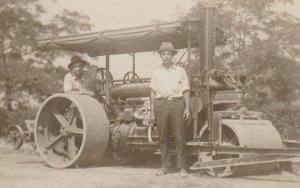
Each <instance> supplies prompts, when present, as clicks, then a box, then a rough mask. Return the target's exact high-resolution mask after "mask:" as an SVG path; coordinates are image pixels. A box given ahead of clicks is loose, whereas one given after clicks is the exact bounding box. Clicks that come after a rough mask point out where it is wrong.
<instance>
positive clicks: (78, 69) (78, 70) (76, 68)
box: [71, 62, 83, 76]
mask: <svg viewBox="0 0 300 188" xmlns="http://www.w3.org/2000/svg"><path fill="white" fill-rule="evenodd" d="M71 71H72V73H73V74H74V75H75V76H81V75H82V73H83V66H82V64H81V63H80V62H77V63H74V64H73V65H72V70H71Z"/></svg>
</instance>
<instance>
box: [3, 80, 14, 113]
mask: <svg viewBox="0 0 300 188" xmlns="http://www.w3.org/2000/svg"><path fill="white" fill-rule="evenodd" d="M4 86H5V96H4V99H5V106H6V109H7V110H8V111H12V87H13V85H12V80H11V79H10V78H6V79H5V84H4Z"/></svg>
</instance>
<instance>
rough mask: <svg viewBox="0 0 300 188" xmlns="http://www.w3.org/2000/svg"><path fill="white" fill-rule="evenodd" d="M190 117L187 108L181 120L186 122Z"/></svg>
mask: <svg viewBox="0 0 300 188" xmlns="http://www.w3.org/2000/svg"><path fill="white" fill-rule="evenodd" d="M190 116H191V113H190V110H189V109H188V108H186V109H185V110H184V112H183V117H182V118H183V120H184V121H186V120H188V119H189V118H190Z"/></svg>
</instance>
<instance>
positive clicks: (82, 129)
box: [34, 94, 109, 168]
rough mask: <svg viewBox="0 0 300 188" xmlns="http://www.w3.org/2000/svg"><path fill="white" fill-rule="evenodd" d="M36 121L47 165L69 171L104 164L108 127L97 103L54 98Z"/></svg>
mask: <svg viewBox="0 0 300 188" xmlns="http://www.w3.org/2000/svg"><path fill="white" fill-rule="evenodd" d="M35 121H36V123H35V130H34V137H35V142H36V145H37V148H38V150H39V153H40V155H41V156H42V158H43V159H44V160H45V161H46V163H47V164H48V165H50V166H52V167H54V168H68V167H81V166H87V165H91V164H97V163H99V162H101V159H102V158H103V155H104V152H105V150H106V148H107V144H108V140H109V125H108V119H107V116H106V113H105V111H104V109H103V108H102V105H101V104H100V103H99V102H98V101H97V100H96V99H94V98H92V97H89V96H84V95H68V94H54V95H52V96H51V97H49V98H48V99H47V100H46V101H45V102H44V103H43V104H42V106H41V108H40V109H39V111H38V113H37V116H36V120H35Z"/></svg>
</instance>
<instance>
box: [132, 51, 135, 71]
mask: <svg viewBox="0 0 300 188" xmlns="http://www.w3.org/2000/svg"><path fill="white" fill-rule="evenodd" d="M132 72H133V75H135V53H133V54H132Z"/></svg>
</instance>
